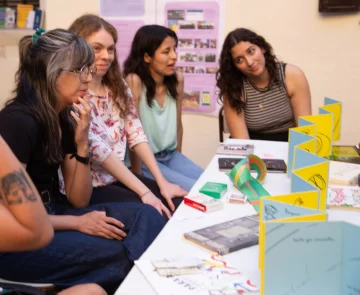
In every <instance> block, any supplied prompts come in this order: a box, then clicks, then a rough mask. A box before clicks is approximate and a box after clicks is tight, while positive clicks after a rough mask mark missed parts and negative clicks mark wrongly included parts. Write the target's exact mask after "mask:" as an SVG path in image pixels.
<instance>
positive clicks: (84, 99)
mask: <svg viewBox="0 0 360 295" xmlns="http://www.w3.org/2000/svg"><path fill="white" fill-rule="evenodd" d="M79 102H80V103H81V104H82V106H83V107H84V110H85V112H87V113H90V112H91V107H90V104H89V99H88V97H87V96H84V97H79Z"/></svg>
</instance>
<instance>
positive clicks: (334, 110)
mask: <svg viewBox="0 0 360 295" xmlns="http://www.w3.org/2000/svg"><path fill="white" fill-rule="evenodd" d="M341 110H342V104H341V102H339V101H337V100H334V99H330V98H327V97H326V98H325V101H324V106H322V107H320V108H319V115H314V116H301V117H299V127H295V128H291V129H289V152H288V171H287V173H288V176H290V174H291V170H292V163H293V159H294V150H295V147H296V146H297V145H299V144H302V143H305V142H307V141H309V140H310V137H314V138H316V154H317V155H318V156H320V157H326V158H329V157H330V156H331V155H332V142H333V141H337V140H339V139H340V131H341ZM301 134H306V135H308V136H309V137H306V136H304V135H301ZM303 149H307V148H306V147H304V148H303Z"/></svg>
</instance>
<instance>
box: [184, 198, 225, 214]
mask: <svg viewBox="0 0 360 295" xmlns="http://www.w3.org/2000/svg"><path fill="white" fill-rule="evenodd" d="M184 204H185V205H188V206H190V207H192V208H195V209H197V210H200V211H202V212H213V211H217V210H220V209H222V208H223V203H222V202H221V201H220V200H217V199H214V198H211V197H209V196H207V195H203V194H198V195H193V196H189V195H188V196H185V197H184Z"/></svg>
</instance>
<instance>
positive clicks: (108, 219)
mask: <svg viewBox="0 0 360 295" xmlns="http://www.w3.org/2000/svg"><path fill="white" fill-rule="evenodd" d="M104 213H105V212H104ZM104 221H105V222H106V223H108V224H113V225H115V226H117V227H125V225H124V224H123V223H122V222H120V221H119V220H117V219H115V218H113V217H107V216H105V218H104Z"/></svg>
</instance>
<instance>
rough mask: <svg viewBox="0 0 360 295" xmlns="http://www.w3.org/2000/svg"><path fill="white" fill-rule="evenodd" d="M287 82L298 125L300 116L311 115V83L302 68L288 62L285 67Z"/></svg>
mask: <svg viewBox="0 0 360 295" xmlns="http://www.w3.org/2000/svg"><path fill="white" fill-rule="evenodd" d="M285 77H286V78H285V80H286V81H285V82H286V88H287V92H288V94H289V96H290V101H291V107H292V109H293V112H294V118H295V120H296V125H298V119H299V117H300V116H307V115H311V95H310V88H309V83H308V82H307V80H306V77H305V75H304V73H303V72H302V70H301V69H300V68H298V67H296V66H294V65H291V64H287V65H286V68H285Z"/></svg>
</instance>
